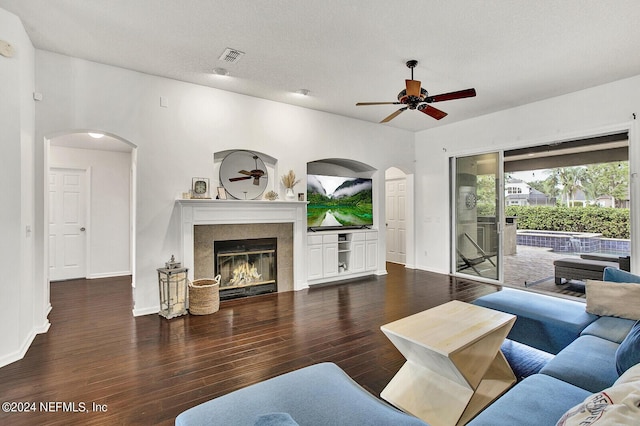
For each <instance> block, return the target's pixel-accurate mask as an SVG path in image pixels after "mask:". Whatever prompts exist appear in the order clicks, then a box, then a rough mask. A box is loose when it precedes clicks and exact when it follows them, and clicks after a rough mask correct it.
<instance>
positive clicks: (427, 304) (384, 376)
mask: <svg viewBox="0 0 640 426" xmlns="http://www.w3.org/2000/svg"><path fill="white" fill-rule="evenodd" d="M388 271H389V274H388V275H387V276H382V277H371V278H367V279H361V280H357V281H352V282H348V283H341V284H335V285H330V286H322V287H314V288H311V289H308V290H302V291H298V292H287V293H280V294H270V295H263V296H256V297H252V298H246V299H236V300H230V301H224V302H222V303H221V306H220V310H219V311H218V312H217V313H215V314H212V315H205V316H189V315H187V316H183V317H178V318H174V319H171V320H166V319H164V318H162V317H160V316H158V315H147V316H143V317H137V318H134V317H133V316H132V314H131V309H132V296H131V287H130V279H125V278H114V279H100V280H91V281H88V280H76V281H67V282H59V283H53V284H52V285H51V304H52V306H53V310H52V311H51V313H50V315H49V319H50V322H51V324H52V325H51V328H50V330H49V332H48V333H46V334H42V335H38V336H37V337H36V339H35V341H34V342H33V345H32V346H31V348H30V349H29V351H28V352H27V354H26V356H25V357H24V359H22V360H20V361H17V362H15V363H12V364H10V365H8V366H5V367H3V368H0V402H15V403H16V404H14V407H15V406H16V405H17V403H35V406H34V405H30V406H29V407H30V408H35V412H26V413H6V412H0V424H11V425H44V424H46V425H71V424H83V425H85V424H109V425H114V424H126V425H130V424H140V425H150V424H165V425H172V424H173V421H174V419H175V417H176V415H178V414H179V413H180V412H182V411H183V410H185V409H187V408H189V407H192V406H194V405H196V404H199V403H201V402H204V401H207V400H209V399H211V398H214V397H217V396H220V395H224V394H226V393H228V392H231V391H233V390H236V389H239V388H242V387H245V386H247V385H249V384H252V383H256V382H259V381H262V380H265V379H268V378H270V377H274V376H276V375H279V374H282V373H286V372H288V371H291V370H294V369H298V368H301V367H305V366H307V365H310V364H314V363H318V362H323V361H331V362H334V363H336V364H338V365H339V366H340V367H342V368H343V369H344V370H345V371H346V372H347V373H348V374H349V375H350V376H351V377H352V378H353V379H354V380H355V381H356V382H358V383H359V384H361V385H362V386H363V387H365V388H366V389H368V390H369V391H370V392H371V393H372V394H374V395H376V396H379V394H380V392H381V391H382V389H383V388H384V387H385V385H386V384H387V382H388V381H389V380H390V379H391V378H392V377H393V375H394V374H395V373H396V371H397V370H398V369H399V368H400V366H401V365H402V364H403V362H404V358H403V357H402V355H401V354H400V353H399V352H398V351H397V350H396V349H395V348H394V346H393V345H392V344H391V342H389V341H388V340H387V338H386V337H385V336H384V335H383V334H382V332H381V331H380V326H381V325H383V324H386V323H388V322H391V321H394V320H397V319H399V318H402V317H405V316H407V315H411V314H414V313H416V312H420V311H423V310H425V309H428V308H431V307H433V306H437V305H439V304H442V303H444V302H447V301H449V300H453V299H457V300H463V301H472V300H474V299H476V298H477V297H479V296H481V295H484V294H487V293H491V292H494V291H496V290H497V289H498V287H496V286H493V285H489V284H480V283H475V282H471V281H467V280H460V279H455V278H452V277H449V276H446V275H440V274H434V273H429V272H424V271H416V270H411V269H405V268H404V267H402V266H399V265H395V264H388ZM425 327H428V324H425ZM56 402H59V403H66V404H67V405H66V406H63V405H56V404H55V403H56ZM41 403H48V404H47V405H46V407H48V408H49V409H50V410H51V411H50V412H45V411H44V406H42V404H41ZM52 403H53V404H52ZM69 403H75V409H76V410H80V411H82V408H83V407H82V405H81V403H84V404H85V408H86V411H88V412H86V413H85V412H82V413H80V412H65V411H68V410H69V409H72V408H73V407H72V406H71V405H68V404H69ZM94 403H95V404H99V405H100V406H102V407H103V408H105V409H106V411H104V410H103V412H99V411H94V405H93V404H94ZM3 408H4V406H3ZM95 408H98V407H95ZM239 409H241V408H239ZM56 410H57V411H56ZM3 411H4V410H3Z"/></svg>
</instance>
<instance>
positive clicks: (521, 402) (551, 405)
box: [468, 374, 590, 426]
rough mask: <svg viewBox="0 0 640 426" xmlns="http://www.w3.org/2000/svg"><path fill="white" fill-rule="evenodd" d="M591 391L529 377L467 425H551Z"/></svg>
mask: <svg viewBox="0 0 640 426" xmlns="http://www.w3.org/2000/svg"><path fill="white" fill-rule="evenodd" d="M589 394H590V392H588V391H586V390H584V389H580V388H579V387H577V386H574V385H572V384H570V383H566V382H563V381H562V380H558V379H556V378H553V377H550V376H546V375H544V374H534V375H533V376H529V377H527V378H526V379H524V380H523V381H521V382H520V383H518V384H517V385H515V386H514V387H513V388H511V389H510V390H509V391H508V392H507V393H505V394H504V395H502V396H501V397H500V398H499V399H498V400H497V401H495V402H494V403H493V404H491V405H489V406H488V407H487V408H485V410H484V411H483V412H481V413H480V414H478V415H477V416H476V417H475V418H474V419H473V420H472V421H471V422H469V423H468V425H469V426H514V425H518V426H529V425H531V426H540V425H553V424H555V423H556V422H557V421H558V419H559V418H560V417H561V416H562V415H563V414H564V413H565V412H566V411H567V409H568V408H569V407H572V406H574V405H576V404H578V403H580V402H581V401H583V400H584V399H585V398H586V397H587V396H589Z"/></svg>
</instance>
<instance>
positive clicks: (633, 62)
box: [0, 0, 640, 131]
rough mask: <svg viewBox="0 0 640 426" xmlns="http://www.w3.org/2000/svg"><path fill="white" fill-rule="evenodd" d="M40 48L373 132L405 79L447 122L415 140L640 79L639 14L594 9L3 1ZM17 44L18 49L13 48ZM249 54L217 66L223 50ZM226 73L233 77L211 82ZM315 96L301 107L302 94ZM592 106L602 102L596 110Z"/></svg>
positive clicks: (603, 6) (421, 121) (591, 5)
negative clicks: (330, 117)
mask: <svg viewBox="0 0 640 426" xmlns="http://www.w3.org/2000/svg"><path fill="white" fill-rule="evenodd" d="M0 7H1V8H4V9H6V10H8V11H10V12H12V13H14V14H16V15H17V16H19V17H20V18H21V20H22V22H23V24H24V26H25V28H26V30H27V32H28V34H29V36H30V37H31V40H32V41H33V44H34V45H35V47H36V48H38V49H43V50H48V51H52V52H57V53H61V54H65V55H70V56H74V57H78V58H83V59H87V60H91V61H96V62H100V63H105V64H110V65H115V66H118V67H123V68H128V69H131V70H136V71H140V72H144V73H148V74H153V75H158V76H163V77H168V78H173V79H177V80H182V81H187V82H193V83H196V84H201V85H205V86H211V87H216V88H220V89H223V90H228V91H232V92H237V93H243V94H247V95H251V96H256V97H260V98H266V99H272V100H275V101H279V102H285V103H290V104H294V105H300V106H303V107H307V108H312V109H316V110H320V111H326V112H330V113H334V114H339V115H343V116H347V117H352V118H357V119H361V120H366V121H371V122H378V121H380V120H381V119H382V118H384V117H386V116H387V115H389V114H390V113H391V112H393V111H394V110H395V109H397V108H398V107H397V106H395V105H384V106H365V107H356V106H355V103H356V102H359V101H362V102H369V101H394V100H396V96H397V94H398V92H399V91H400V90H401V89H403V88H404V80H405V79H406V78H409V77H410V71H409V69H407V68H406V66H405V62H406V61H407V60H409V59H417V60H418V61H419V64H418V66H417V68H416V69H415V72H414V78H415V79H416V80H421V81H422V86H423V87H424V88H425V89H427V90H428V91H429V93H430V94H431V95H435V94H439V93H444V92H449V91H454V90H460V89H466V88H469V87H474V88H475V89H476V90H477V93H478V95H477V97H475V98H469V99H460V100H454V101H447V102H440V103H438V104H434V106H437V107H438V108H439V109H442V110H444V111H446V112H448V113H449V115H448V116H447V117H445V118H444V119H442V120H441V121H436V120H434V119H432V118H431V117H428V116H426V115H425V114H421V113H420V112H417V111H407V112H405V113H403V114H401V115H400V116H399V117H397V118H396V119H394V120H393V121H391V122H390V123H387V124H381V125H386V126H393V127H398V128H402V129H407V130H410V131H419V130H424V129H428V128H431V127H434V126H438V125H445V124H448V123H452V122H454V121H457V120H464V119H468V118H471V117H475V116H479V115H483V114H487V113H491V112H495V111H499V110H504V109H508V108H512V107H514V106H517V105H522V104H526V103H530V102H534V101H538V100H541V99H546V98H550V97H553V96H557V95H561V94H565V93H569V92H573V91H577V90H581V89H584V88H587V87H592V86H596V85H599V84H603V83H607V82H611V81H615V80H619V79H622V78H626V77H631V76H634V75H637V74H639V73H640V55H639V54H638V47H639V46H640V25H639V24H638V23H639V22H640V2H638V1H637V0H632V1H625V0H616V1H593V0H554V1H552V0H541V1H530V0H501V1H498V0H484V1H475V0H464V1H463V0H457V1H456V0H452V1H446V2H445V1H430V0H411V1H409V0H405V1H403V0H397V1H389V0H352V1H344V0H323V1H319V0H318V1H310V0H308V1H303V0H234V1H230V0H226V1H221V0H189V1H175V0H108V1H100V0H84V1H78V0H0ZM7 41H9V42H11V41H10V40H7ZM227 47H231V48H234V49H238V50H241V51H243V52H245V53H246V55H244V56H243V57H242V58H241V59H240V61H239V62H238V63H236V64H231V65H228V64H225V63H224V62H222V61H220V60H218V57H219V56H220V55H221V54H222V52H223V51H224V49H225V48H227ZM221 66H224V67H226V68H228V70H229V72H230V75H229V76H228V77H220V76H213V75H211V70H212V69H213V68H216V67H221ZM301 88H304V89H308V90H310V93H309V96H306V97H301V96H299V95H298V96H296V95H295V94H293V92H294V91H295V90H297V89H301ZM596 102H597V100H594V104H595V103H596Z"/></svg>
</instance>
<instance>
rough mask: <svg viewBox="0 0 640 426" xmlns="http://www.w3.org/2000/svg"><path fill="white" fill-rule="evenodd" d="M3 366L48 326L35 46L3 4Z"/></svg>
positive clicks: (0, 352)
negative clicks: (37, 168)
mask: <svg viewBox="0 0 640 426" xmlns="http://www.w3.org/2000/svg"><path fill="white" fill-rule="evenodd" d="M0 39H1V40H4V41H7V42H8V43H10V44H11V45H12V46H13V47H14V50H15V53H14V56H13V57H12V58H6V57H4V56H0V82H2V83H1V84H0V146H2V155H0V177H1V178H0V192H1V193H2V199H3V203H2V208H1V209H0V235H1V236H2V240H1V241H2V243H1V244H0V259H2V263H3V265H5V266H6V267H5V270H6V271H5V273H3V274H2V278H0V300H1V301H2V309H0V342H1V344H0V366H2V365H5V364H8V363H10V362H13V361H15V360H17V359H20V358H21V357H22V356H23V355H24V353H25V352H26V350H27V349H28V348H29V345H30V344H31V341H32V340H33V338H34V337H35V334H36V333H38V332H42V331H45V330H46V329H47V327H48V323H47V319H46V305H45V302H44V297H43V289H42V288H36V285H35V284H34V267H35V266H36V261H35V257H34V231H33V228H34V203H33V193H34V164H33V151H34V146H33V141H34V136H33V135H34V131H35V126H34V105H33V98H32V96H33V95H32V93H33V90H34V49H33V46H32V44H31V41H30V40H29V38H28V37H27V35H26V33H25V31H24V29H23V27H22V24H21V23H20V21H19V19H18V18H17V17H16V16H14V15H12V14H10V13H8V12H6V11H4V10H3V9H0Z"/></svg>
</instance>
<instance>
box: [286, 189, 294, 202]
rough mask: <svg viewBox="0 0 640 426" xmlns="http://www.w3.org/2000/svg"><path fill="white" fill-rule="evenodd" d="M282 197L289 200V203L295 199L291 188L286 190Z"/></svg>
mask: <svg viewBox="0 0 640 426" xmlns="http://www.w3.org/2000/svg"><path fill="white" fill-rule="evenodd" d="M284 197H285V198H286V199H287V200H289V201H293V200H295V199H296V194H295V193H294V192H293V188H287V190H286V192H285V194H284Z"/></svg>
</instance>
